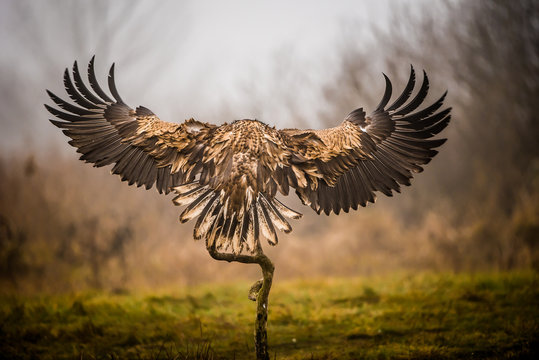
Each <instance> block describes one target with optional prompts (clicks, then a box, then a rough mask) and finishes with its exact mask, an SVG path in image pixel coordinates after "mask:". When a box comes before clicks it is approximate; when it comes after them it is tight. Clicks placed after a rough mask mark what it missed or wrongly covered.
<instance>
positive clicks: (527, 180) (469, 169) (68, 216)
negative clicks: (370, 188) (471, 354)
mask: <svg viewBox="0 0 539 360" xmlns="http://www.w3.org/2000/svg"><path fill="white" fill-rule="evenodd" d="M397 14H399V15H397ZM538 19H539V5H538V4H537V3H536V2H535V1H532V0H530V1H525V0H522V1H511V2H509V1H474V2H468V1H463V2H461V3H457V2H455V3H453V2H448V3H437V5H436V6H435V7H434V9H431V10H429V11H428V12H425V13H422V14H407V13H406V11H405V9H397V10H395V21H394V24H395V27H393V28H391V29H390V30H387V31H386V30H383V29H380V30H379V31H378V32H377V33H376V36H375V41H373V43H372V44H357V43H355V42H354V40H353V36H352V35H353V34H352V33H350V34H348V33H346V34H345V35H346V37H345V38H346V41H344V42H343V43H341V44H340V45H339V46H340V47H339V48H338V49H337V51H338V54H339V56H340V59H341V62H340V68H339V71H338V74H337V77H336V78H335V81H334V82H332V83H328V84H327V85H326V87H325V88H324V96H325V100H326V105H327V106H326V108H325V110H324V111H323V112H322V111H321V118H322V119H323V121H324V123H325V124H329V125H330V124H335V119H338V118H342V117H344V115H345V114H346V113H347V112H348V111H350V110H351V109H353V108H355V107H356V106H357V105H358V104H366V105H369V106H366V108H367V109H372V106H373V105H375V102H376V100H378V97H379V96H380V94H381V91H382V86H383V81H382V78H381V77H380V76H379V73H380V72H381V71H385V72H386V73H387V74H388V75H390V78H392V79H393V78H396V77H399V76H400V77H401V79H400V80H401V81H396V82H395V83H394V88H395V92H397V91H398V89H400V88H401V87H400V86H402V85H403V81H404V80H405V78H406V77H407V75H408V74H407V68H406V65H407V64H410V63H412V64H414V66H415V67H416V69H421V68H425V69H426V70H427V72H428V73H429V74H430V75H431V80H432V84H433V85H434V86H435V87H434V88H433V91H432V93H433V95H432V96H433V97H434V96H437V95H438V94H441V93H442V91H443V90H445V87H448V89H449V97H448V100H447V103H449V104H451V105H453V121H452V123H451V125H450V126H449V128H448V130H446V131H445V133H444V136H446V137H448V138H449V141H448V143H447V144H446V145H444V146H443V147H442V149H441V154H440V155H439V156H437V157H436V158H435V159H434V160H433V162H432V164H429V165H428V166H427V168H426V171H425V173H424V174H421V175H419V176H418V177H417V179H415V180H414V182H413V186H412V187H411V188H406V189H403V194H402V195H399V196H397V198H396V199H386V198H382V197H383V195H382V196H380V197H379V200H378V202H377V204H376V205H375V206H372V205H371V206H370V207H368V208H366V209H362V210H360V211H358V212H356V213H352V214H346V215H340V216H339V217H335V216H332V217H330V218H327V217H325V216H320V217H318V216H317V215H315V214H311V212H312V211H311V210H310V209H308V208H301V206H300V205H299V204H298V202H297V201H296V200H291V201H292V202H290V200H289V201H288V203H289V204H291V205H295V206H296V208H298V209H302V210H303V212H304V213H305V214H306V216H305V217H304V219H302V220H301V221H299V222H296V223H295V224H293V226H294V232H293V233H292V234H291V235H289V236H281V243H280V244H279V245H278V246H277V247H276V248H272V249H268V255H269V256H270V257H271V258H272V259H274V262H275V265H276V269H277V273H276V277H277V278H284V277H302V276H319V275H325V276H328V275H341V276H342V275H352V274H372V273H380V272H388V271H395V270H400V269H405V270H419V269H421V270H426V269H435V270H451V271H467V270H492V269H496V270H506V269H514V268H528V267H534V268H536V269H537V268H539V255H538V254H539V142H538V141H537V139H539V119H537V114H538V113H539V108H538V107H539V103H538V102H537V98H538V95H539V89H538V86H539V52H538V50H537V47H536V46H534V45H535V44H537V43H539V21H538ZM404 30H406V31H404ZM405 33H407V34H410V33H414V34H415V35H416V36H415V37H414V38H413V39H407V38H403V35H402V34H405ZM373 59H377V60H376V61H373ZM399 85H400V86H399ZM44 86H45V85H44ZM288 95H289V98H293V94H288ZM291 106H293V105H291ZM297 116H298V118H300V117H301V114H300V113H299V111H298V115H297ZM43 121H46V120H45V118H43ZM66 146H67V145H66ZM51 159H54V160H53V161H51ZM177 214H179V212H178V209H177V208H174V207H173V206H172V204H171V202H170V198H164V197H162V196H158V194H157V193H156V192H155V191H154V190H152V191H144V190H141V189H135V188H132V187H128V186H126V185H125V184H122V183H121V182H120V181H119V180H118V179H117V178H114V177H111V176H110V175H109V174H108V169H99V170H96V169H92V168H91V167H90V166H88V165H85V164H82V163H80V162H79V161H77V160H76V159H75V158H74V156H73V155H72V153H70V155H66V153H65V152H63V151H62V152H60V151H58V150H54V149H53V150H51V149H48V150H44V151H40V152H29V153H25V152H16V153H15V154H12V155H8V154H4V155H2V156H1V157H0V281H1V282H2V287H1V288H2V289H3V290H17V291H23V292H31V291H35V290H38V291H66V290H77V289H84V288H89V287H90V288H105V289H113V290H123V289H126V288H134V287H163V286H165V285H166V286H176V285H180V284H191V283H196V282H200V281H214V280H217V281H218V280H226V279H232V278H238V277H245V278H251V279H252V278H253V277H255V276H257V275H256V273H257V269H256V268H255V267H253V268H248V269H249V270H248V272H245V271H244V270H245V269H244V266H242V265H224V264H220V263H217V262H214V261H212V260H211V259H210V257H209V256H208V254H207V253H206V251H205V249H204V245H203V244H202V243H194V242H193V241H192V238H191V226H192V225H191V226H189V225H180V224H179V222H178V221H177V219H176V217H177Z"/></svg>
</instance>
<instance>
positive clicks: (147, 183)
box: [45, 58, 451, 254]
mask: <svg viewBox="0 0 539 360" xmlns="http://www.w3.org/2000/svg"><path fill="white" fill-rule="evenodd" d="M384 78H385V83H386V84H385V85H386V88H385V92H384V95H383V97H382V100H381V101H380V103H379V104H378V106H376V108H375V109H374V111H372V112H371V113H370V114H369V115H366V113H365V111H363V109H362V108H358V109H356V110H354V111H352V112H351V113H350V114H349V115H348V116H347V117H346V118H345V119H344V121H343V122H342V123H341V124H340V125H338V126H336V127H333V128H329V129H323V130H299V129H276V128H275V127H272V126H270V125H267V124H265V123H263V122H261V121H258V120H249V119H244V120H235V121H233V122H231V123H224V124H222V125H220V126H216V125H213V124H210V123H205V122H200V121H197V120H194V119H189V120H186V121H185V122H183V123H181V124H179V123H170V122H165V121H162V120H161V119H159V118H158V117H157V115H155V114H154V113H153V112H152V111H150V110H149V109H147V108H145V107H142V106H139V107H137V108H135V109H133V108H132V107H130V106H128V105H127V104H125V103H124V101H123V100H122V98H121V97H120V95H119V93H118V90H117V89H116V84H115V80H114V64H113V65H112V67H111V68H110V72H109V76H108V88H109V91H110V95H109V94H107V93H106V92H105V91H104V90H103V89H102V88H101V87H100V85H99V83H98V82H97V78H96V75H95V71H94V58H92V59H91V61H90V62H89V65H88V82H89V85H90V87H88V86H87V85H86V84H85V82H84V81H83V79H82V76H81V73H80V71H79V69H78V66H77V62H75V63H74V65H73V70H72V77H71V75H70V73H69V70H68V69H66V70H65V72H64V86H65V89H66V92H67V94H68V95H69V97H70V98H71V100H72V102H67V101H65V100H62V99H61V98H60V97H58V96H56V95H54V94H53V93H52V92H50V91H48V90H47V93H48V94H49V96H50V98H51V99H52V101H53V102H54V103H55V104H56V105H57V106H58V107H59V108H61V110H59V109H57V108H54V107H51V106H49V105H45V106H46V108H47V110H48V111H49V112H50V113H51V114H53V115H54V116H55V117H56V118H57V120H51V122H52V123H53V124H54V125H56V126H57V127H59V128H61V129H63V133H64V134H65V135H67V136H68V137H70V138H71V140H70V141H69V144H70V145H72V146H74V147H76V148H77V152H79V153H81V154H82V156H81V157H80V159H81V160H84V161H86V162H89V163H93V164H94V166H96V167H100V166H106V165H112V164H114V166H113V167H112V170H111V173H113V174H118V175H119V176H120V177H121V179H122V181H127V182H128V184H129V185H132V184H136V185H137V186H144V187H145V188H146V189H149V188H151V187H152V186H154V185H155V186H156V188H157V190H158V191H159V193H165V194H167V193H169V192H171V191H174V192H175V193H176V194H177V196H176V197H175V198H174V199H173V202H174V203H175V204H176V205H180V206H185V209H184V210H183V212H182V213H181V215H180V221H181V222H186V221H188V220H192V219H196V223H195V225H194V235H193V236H194V238H195V239H205V242H206V246H207V248H208V249H211V250H214V251H215V250H219V251H225V252H231V253H233V254H239V253H242V252H243V253H251V254H252V253H254V252H255V251H256V249H257V247H259V246H260V239H262V238H266V239H267V241H268V242H269V243H270V244H271V245H275V244H277V232H276V229H278V230H281V231H284V232H285V233H288V232H290V231H291V230H292V228H291V226H290V224H289V222H288V221H287V218H294V219H296V218H299V217H301V214H300V213H298V212H296V211H294V210H292V209H290V208H289V207H287V206H286V205H284V204H283V203H281V201H279V200H278V199H277V198H276V195H277V194H278V193H281V194H282V195H288V194H289V191H290V188H293V189H294V190H295V193H296V195H297V196H298V197H299V198H300V199H301V201H302V202H303V204H305V205H308V206H310V207H311V208H312V209H313V210H314V211H316V212H317V213H318V214H320V213H321V212H324V213H325V214H327V215H329V214H330V213H331V212H334V213H335V214H339V213H340V211H341V210H342V211H344V212H348V211H349V210H350V209H354V210H357V208H358V206H365V205H366V204H367V203H368V202H374V201H375V197H376V192H381V193H383V194H385V195H388V196H391V195H392V192H393V191H396V192H400V186H401V185H410V179H411V178H412V175H413V173H417V172H420V171H422V170H423V168H422V166H423V165H425V164H427V163H428V162H429V161H430V160H431V159H432V158H433V157H434V156H435V155H436V154H437V150H435V149H436V148H438V147H439V146H441V145H442V144H443V143H444V142H445V140H446V139H440V138H433V137H435V136H436V135H437V134H439V133H440V132H441V131H442V130H443V129H444V128H445V127H446V126H447V124H448V123H449V120H450V110H451V109H450V108H447V109H444V110H440V108H441V107H442V105H443V101H444V98H445V95H446V94H445V93H444V94H443V95H442V96H441V98H440V99H439V100H438V101H436V102H434V103H433V104H432V105H430V106H426V107H424V108H423V109H422V110H416V109H418V108H419V107H420V105H421V104H422V103H423V101H424V99H425V97H426V96H427V92H428V88H429V81H428V78H427V75H426V73H425V72H424V71H423V81H422V84H421V86H420V89H419V91H417V92H416V94H415V95H414V96H413V97H412V93H413V90H414V87H415V81H416V76H415V71H414V68H413V67H411V71H410V78H409V80H408V83H407V85H406V86H405V88H404V90H403V92H402V93H401V94H400V96H398V97H397V99H396V100H394V101H393V102H392V103H391V104H390V105H388V103H389V101H390V99H391V93H392V86H391V82H390V80H389V79H388V78H387V76H386V75H385V74H384Z"/></svg>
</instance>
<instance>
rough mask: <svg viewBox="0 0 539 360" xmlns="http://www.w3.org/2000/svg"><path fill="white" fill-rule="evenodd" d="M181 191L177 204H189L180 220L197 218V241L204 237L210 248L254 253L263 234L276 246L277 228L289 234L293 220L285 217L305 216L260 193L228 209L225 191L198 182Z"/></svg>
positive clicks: (195, 230)
mask: <svg viewBox="0 0 539 360" xmlns="http://www.w3.org/2000/svg"><path fill="white" fill-rule="evenodd" d="M174 190H175V191H176V193H177V194H178V195H177V196H176V197H175V198H174V199H173V201H174V203H175V204H176V205H179V206H182V205H186V208H185V209H184V210H183V212H182V213H181V215H180V221H181V222H186V221H189V220H192V219H194V218H196V217H198V218H197V220H196V223H195V226H194V229H193V237H194V238H195V240H199V239H202V238H204V239H205V241H206V246H207V247H208V248H215V249H218V250H220V251H232V252H233V253H234V254H239V253H241V252H242V251H243V250H244V249H245V250H246V251H248V252H250V253H254V252H255V251H256V249H257V248H258V246H260V245H259V242H260V237H261V236H262V237H265V238H266V239H267V241H268V243H269V244H270V245H277V242H278V237H277V231H276V229H278V230H281V231H284V232H285V233H289V232H290V231H291V230H292V227H291V226H290V223H289V222H288V221H287V220H286V219H285V217H287V218H292V219H298V218H300V217H301V216H302V215H301V214H300V213H298V212H296V211H294V210H292V209H290V208H288V207H287V206H285V205H284V204H282V203H281V202H280V201H278V200H277V199H275V198H268V197H267V196H265V195H264V194H262V193H259V194H258V196H256V198H254V199H253V200H252V201H251V202H250V203H247V202H246V204H244V207H243V208H241V209H240V210H239V211H234V212H232V210H231V209H230V208H229V206H228V205H229V199H228V198H224V197H223V194H222V193H220V192H217V191H215V190H213V189H210V188H209V187H208V186H201V185H199V183H198V182H193V183H189V184H184V185H181V186H177V187H175V188H174Z"/></svg>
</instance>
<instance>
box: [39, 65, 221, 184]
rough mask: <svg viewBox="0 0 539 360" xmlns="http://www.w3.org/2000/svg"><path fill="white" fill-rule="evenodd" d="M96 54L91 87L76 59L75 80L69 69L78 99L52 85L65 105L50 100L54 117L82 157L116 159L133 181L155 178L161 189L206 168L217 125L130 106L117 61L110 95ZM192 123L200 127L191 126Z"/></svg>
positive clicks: (118, 169) (68, 83)
mask: <svg viewBox="0 0 539 360" xmlns="http://www.w3.org/2000/svg"><path fill="white" fill-rule="evenodd" d="M94 60H95V58H94V57H92V59H91V60H90V62H89V64H88V81H89V84H90V88H89V87H87V86H86V85H85V83H84V81H83V79H82V77H81V74H80V71H79V68H78V64H77V62H76V61H75V62H74V64H73V69H72V75H73V80H74V82H73V81H72V80H71V76H70V74H69V70H68V69H66V70H65V72H64V86H65V89H66V92H67V94H68V96H69V98H70V99H71V100H73V101H74V102H75V104H77V105H73V104H71V103H69V102H68V101H65V100H63V99H61V98H60V97H59V96H57V95H55V94H53V93H52V92H50V91H48V90H47V94H48V95H49V97H50V98H51V100H52V101H53V102H54V104H56V105H57V106H58V107H59V108H60V109H62V110H59V109H57V108H55V107H52V106H49V105H47V104H46V105H45V108H46V109H47V110H48V111H49V112H50V113H51V114H52V115H53V116H54V117H56V119H52V120H51V122H52V123H53V124H54V125H55V126H57V127H59V128H61V129H63V132H64V134H65V135H67V136H68V137H70V138H71V140H70V141H69V144H70V145H72V146H74V147H76V148H77V152H79V153H81V154H82V155H81V157H80V159H81V160H83V161H86V162H90V163H93V164H94V165H95V166H105V165H110V164H114V166H113V168H112V171H111V172H112V173H113V174H118V175H120V177H121V179H122V180H123V181H127V182H128V184H129V185H132V184H136V185H137V186H142V185H144V186H145V187H146V188H150V187H152V186H153V185H154V184H156V188H157V190H158V191H159V192H160V193H163V192H164V193H168V192H170V191H171V188H172V187H173V186H177V185H180V183H181V182H182V181H183V180H184V178H185V177H186V176H185V174H186V173H188V174H189V176H191V177H194V176H196V175H197V172H201V171H202V170H203V169H202V166H201V163H202V162H201V159H202V157H203V153H204V149H205V147H206V141H207V137H208V133H209V132H210V131H211V129H213V128H214V126H213V125H209V124H203V123H199V122H196V121H194V120H189V121H187V122H186V123H184V124H172V123H166V122H163V121H161V120H160V119H159V118H158V117H157V116H155V114H153V112H151V111H150V110H148V109H147V108H144V107H138V108H136V109H135V110H133V109H131V108H130V107H129V106H127V105H126V104H125V103H124V101H123V100H122V98H121V97H120V95H119V92H118V90H117V88H116V81H115V78H114V64H113V65H112V67H111V68H110V71H109V76H108V87H109V90H110V93H111V94H112V98H111V97H110V96H108V95H107V94H106V93H105V91H104V90H103V89H102V88H101V86H100V85H99V83H98V81H97V77H96V74H95V66H94ZM193 124H195V125H193ZM193 126H195V127H196V128H197V131H196V132H195V131H190V129H193ZM192 149H194V151H191V150H192Z"/></svg>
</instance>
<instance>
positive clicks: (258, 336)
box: [208, 246, 275, 360]
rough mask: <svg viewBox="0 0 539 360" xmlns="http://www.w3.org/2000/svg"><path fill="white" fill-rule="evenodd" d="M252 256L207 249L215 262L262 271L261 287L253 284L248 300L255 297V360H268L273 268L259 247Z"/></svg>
mask: <svg viewBox="0 0 539 360" xmlns="http://www.w3.org/2000/svg"><path fill="white" fill-rule="evenodd" d="M256 250H257V251H256V253H255V254H253V255H241V254H231V253H220V252H218V251H217V250H216V249H215V248H213V247H212V248H209V249H208V252H209V253H210V256H211V257H212V258H214V259H215V260H222V261H228V262H232V261H237V262H240V263H244V264H258V265H260V268H261V269H262V276H263V279H262V286H261V287H260V290H258V291H256V288H257V287H259V286H260V285H259V284H257V283H258V282H259V281H260V280H259V281H258V282H257V283H255V285H253V286H252V287H251V291H250V292H249V299H252V297H253V296H256V320H255V350H256V358H257V360H269V352H268V332H267V323H268V298H269V293H270V290H271V284H272V281H273V271H274V270H275V267H274V266H273V263H272V262H271V260H270V259H269V258H268V257H267V256H266V255H265V254H264V252H263V251H262V248H261V247H260V246H258V247H257V249H256Z"/></svg>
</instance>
